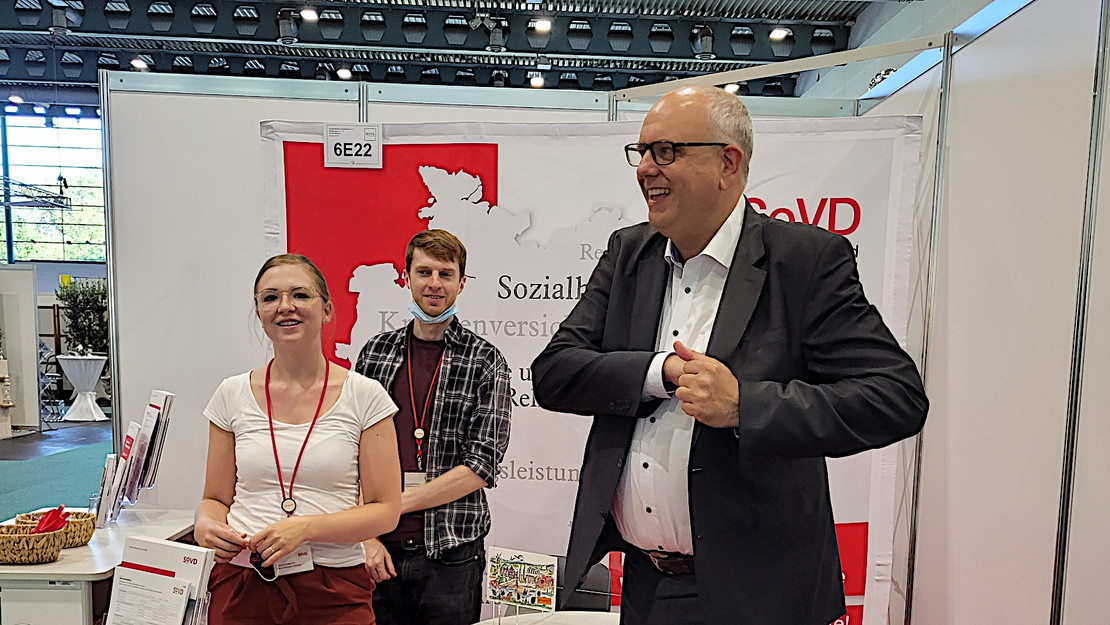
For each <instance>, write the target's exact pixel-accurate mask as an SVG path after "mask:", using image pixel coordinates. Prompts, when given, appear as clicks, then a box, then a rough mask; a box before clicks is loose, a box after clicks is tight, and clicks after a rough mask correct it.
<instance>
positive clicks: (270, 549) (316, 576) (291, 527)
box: [195, 254, 401, 625]
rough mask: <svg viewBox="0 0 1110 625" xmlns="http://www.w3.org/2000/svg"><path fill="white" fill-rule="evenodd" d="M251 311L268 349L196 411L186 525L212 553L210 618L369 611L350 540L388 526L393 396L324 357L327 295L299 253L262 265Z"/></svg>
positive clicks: (393, 482)
mask: <svg viewBox="0 0 1110 625" xmlns="http://www.w3.org/2000/svg"><path fill="white" fill-rule="evenodd" d="M254 312H255V315H256V316H257V317H258V320H259V321H260V322H261V324H262V329H263V330H264V331H265V333H266V336H267V337H268V338H269V339H270V341H271V342H272V343H273V347H274V357H273V359H272V360H270V361H269V363H267V364H266V365H264V366H262V367H259V368H257V369H254V370H253V371H248V372H246V373H242V374H240V375H237V376H234V377H231V378H228V379H226V380H224V381H223V382H222V383H221V384H220V386H219V388H217V389H216V393H215V394H214V395H213V396H212V399H211V400H210V401H209V403H208V407H207V408H205V410H204V415H205V416H206V417H207V418H208V420H209V421H210V423H209V428H208V431H209V439H208V466H207V473H206V477H205V484H204V498H203V501H202V502H201V504H200V506H198V507H197V512H196V527H195V536H196V539H197V542H198V543H199V544H200V545H202V546H205V547H208V548H210V549H213V550H214V551H215V552H216V562H217V565H216V567H215V569H214V570H213V571H212V575H211V578H210V580H209V584H208V588H209V590H210V591H211V593H212V600H211V604H210V607H209V622H210V623H212V624H213V625H225V624H226V625H231V624H237V623H252V624H253V623H275V624H276V623H281V624H299V623H306V624H307V623H341V624H346V623H351V624H355V623H357V624H358V625H366V624H368V623H373V622H374V613H373V611H372V610H371V607H370V597H371V593H372V591H373V582H372V581H371V579H370V576H369V574H368V572H367V570H366V567H365V555H364V553H363V549H362V545H361V544H360V541H363V540H367V539H369V538H373V537H374V536H378V535H381V534H384V533H386V532H388V531H390V530H392V529H393V528H394V527H395V526H396V525H397V518H398V514H399V512H400V503H401V493H400V485H401V474H400V462H399V460H398V458H397V441H396V433H395V430H394V427H393V420H392V418H391V417H392V416H393V414H394V413H395V412H396V411H397V406H396V405H395V404H394V403H393V401H392V400H391V399H390V397H389V395H388V394H387V393H386V391H385V389H383V388H382V386H381V385H380V384H379V383H378V382H376V381H373V380H370V379H369V378H366V377H363V376H362V375H359V374H358V373H355V372H352V371H348V370H347V369H344V368H343V367H340V366H338V365H335V364H333V363H330V362H328V360H327V358H326V357H325V356H324V354H323V350H322V347H321V333H322V328H323V325H324V324H325V323H328V322H330V321H331V318H332V315H333V307H332V303H331V302H330V301H329V300H328V287H327V284H326V283H325V282H324V277H323V275H321V273H320V270H319V269H317V268H316V266H315V265H313V264H312V262H311V261H309V260H308V259H307V258H305V257H304V256H298V255H293V254H283V255H280V256H275V257H273V258H271V259H269V260H268V261H266V263H265V264H263V265H262V269H261V270H260V271H259V272H258V276H257V277H256V278H255V282H254ZM360 495H361V497H360Z"/></svg>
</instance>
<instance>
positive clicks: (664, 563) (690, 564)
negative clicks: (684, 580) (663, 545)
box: [641, 549, 694, 575]
mask: <svg viewBox="0 0 1110 625" xmlns="http://www.w3.org/2000/svg"><path fill="white" fill-rule="evenodd" d="M641 551H643V552H644V555H646V556H647V557H648V558H649V559H650V560H651V563H652V564H654V565H655V568H656V570H658V571H659V572H660V573H666V574H667V575H692V574H693V573H694V556H688V555H686V554H684V553H673V552H670V551H648V550H646V549H642V550H641Z"/></svg>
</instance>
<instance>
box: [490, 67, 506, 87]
mask: <svg viewBox="0 0 1110 625" xmlns="http://www.w3.org/2000/svg"><path fill="white" fill-rule="evenodd" d="M491 77H492V78H493V86H494V87H504V86H505V81H506V80H507V79H508V78H509V75H508V74H507V73H505V71H504V70H500V69H498V70H494V72H493V74H492V76H491Z"/></svg>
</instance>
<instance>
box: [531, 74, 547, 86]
mask: <svg viewBox="0 0 1110 625" xmlns="http://www.w3.org/2000/svg"><path fill="white" fill-rule="evenodd" d="M528 84H529V85H531V86H532V88H533V89H543V84H544V81H543V74H541V73H539V72H532V77H531V78H529V79H528Z"/></svg>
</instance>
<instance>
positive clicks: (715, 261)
mask: <svg viewBox="0 0 1110 625" xmlns="http://www.w3.org/2000/svg"><path fill="white" fill-rule="evenodd" d="M743 222H744V202H743V198H741V201H740V203H739V204H737V206H736V207H735V208H733V210H732V213H730V214H729V216H728V218H727V219H725V222H724V223H723V224H721V227H720V228H719V229H718V230H717V233H716V234H714V235H713V238H712V239H710V241H709V244H708V245H706V246H705V249H704V250H702V252H701V253H700V254H698V255H697V256H694V257H693V258H690V259H688V260H685V261H683V260H682V259H681V258H680V257H679V255H678V253H677V250H675V249H674V244H673V243H670V242H668V243H667V247H666V251H665V252H664V257H665V258H666V260H667V263H668V264H669V265H670V266H671V277H670V288H669V289H667V290H666V291H664V295H663V310H662V314H661V315H660V319H659V329H658V331H657V333H656V340H655V343H656V345H655V346H656V349H658V350H659V353H658V354H656V356H655V358H654V359H653V360H652V362H651V366H650V367H649V368H648V373H647V377H646V379H645V380H644V398H645V399H647V398H653V397H660V398H665V399H664V401H663V403H661V404H660V405H659V407H658V408H656V409H655V412H653V413H652V414H651V416H650V417H648V418H646V419H640V420H639V421H638V422H637V423H636V431H635V433H634V434H633V437H632V446H631V448H630V449H629V450H628V461H627V462H626V463H625V465H624V472H623V474H622V475H621V481H620V483H619V484H618V486H617V497H616V500H615V502H614V503H613V517H614V519H615V520H616V523H617V528H618V529H619V530H620V532H621V536H623V537H624V539H625V540H627V541H628V542H630V543H632V544H633V545H636V546H637V547H639V548H641V549H647V550H659V551H672V552H678V553H685V554H693V553H694V541H693V537H692V534H691V532H690V493H689V484H688V482H687V474H688V473H689V465H690V444H691V439H692V435H693V432H694V418H693V417H691V416H690V415H688V414H686V413H685V412H683V411H682V407H681V403H682V402H680V401H678V400H677V399H675V398H674V397H671V396H669V395H668V394H667V392H666V390H665V389H664V388H663V361H664V360H666V359H667V356H668V355H670V353H671V352H672V351H674V350H673V346H674V342H675V341H682V343H683V344H684V345H686V346H687V347H689V348H690V349H693V350H695V351H699V352H704V351H705V348H706V346H707V345H708V344H709V335H710V333H711V332H712V331H713V322H714V320H715V319H716V318H717V309H718V308H719V307H720V305H721V293H722V292H723V291H724V288H725V280H726V278H728V270H729V267H730V266H731V265H732V257H733V255H734V254H735V253H736V244H737V243H738V242H739V240H740V229H741V227H742V225H743Z"/></svg>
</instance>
